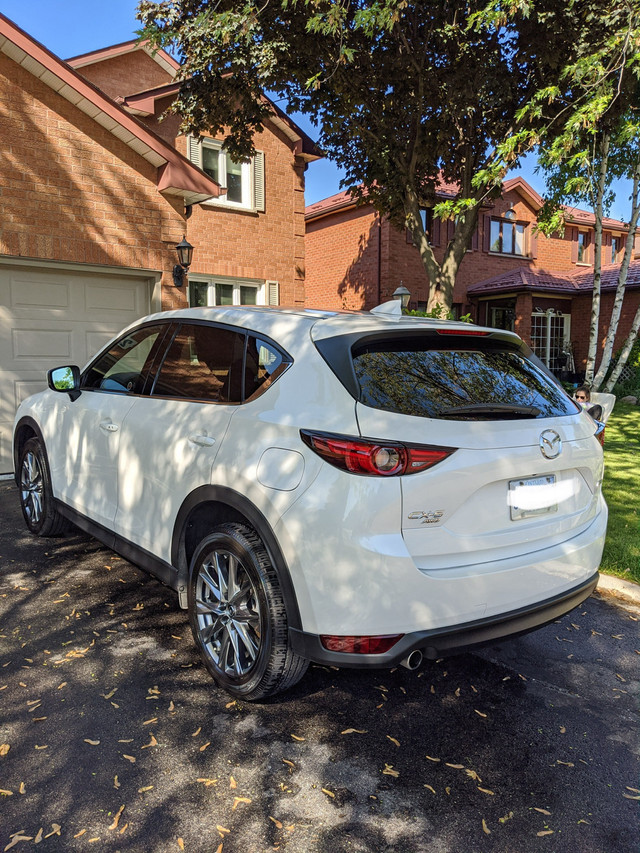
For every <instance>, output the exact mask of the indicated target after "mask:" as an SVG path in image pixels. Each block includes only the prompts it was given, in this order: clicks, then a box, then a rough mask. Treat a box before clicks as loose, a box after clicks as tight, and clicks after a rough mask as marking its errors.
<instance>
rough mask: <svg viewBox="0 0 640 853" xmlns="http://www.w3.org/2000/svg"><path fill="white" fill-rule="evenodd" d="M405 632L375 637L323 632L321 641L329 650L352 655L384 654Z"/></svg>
mask: <svg viewBox="0 0 640 853" xmlns="http://www.w3.org/2000/svg"><path fill="white" fill-rule="evenodd" d="M402 637H404V634H383V635H378V636H373V637H342V636H336V635H334V634H321V635H320V642H321V643H322V645H323V646H324V647H325V649H327V651H329V652H344V653H345V654H352V655H382V654H384V653H385V652H388V651H389V649H390V648H391V647H392V646H395V644H396V643H397V642H398V640H400V639H402Z"/></svg>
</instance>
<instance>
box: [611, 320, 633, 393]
mask: <svg viewBox="0 0 640 853" xmlns="http://www.w3.org/2000/svg"><path fill="white" fill-rule="evenodd" d="M639 329H640V306H639V307H638V310H637V311H636V315H635V317H634V318H633V323H632V324H631V331H630V332H629V334H628V335H627V339H626V341H625V342H624V345H623V347H622V352H621V353H620V357H619V358H618V363H617V364H616V366H615V368H614V370H613V373H612V374H611V376H610V377H609V379H608V380H607V384H606V385H605V387H604V390H605V391H606V392H607V393H609V394H610V393H611V391H613V389H614V387H615V384H616V382H617V381H618V377H619V376H620V374H621V373H622V368H623V367H624V366H625V364H626V363H627V359H628V358H629V354H630V353H631V350H632V349H633V345H634V343H635V342H636V338H637V336H638V330H639Z"/></svg>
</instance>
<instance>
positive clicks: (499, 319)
mask: <svg viewBox="0 0 640 853" xmlns="http://www.w3.org/2000/svg"><path fill="white" fill-rule="evenodd" d="M488 307H489V316H488V318H487V320H488V322H487V325H489V326H491V327H492V328H493V329H506V331H508V332H513V331H515V320H516V310H515V301H514V302H509V303H508V304H502V305H489V306H488Z"/></svg>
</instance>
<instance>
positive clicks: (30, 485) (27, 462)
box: [20, 450, 44, 525]
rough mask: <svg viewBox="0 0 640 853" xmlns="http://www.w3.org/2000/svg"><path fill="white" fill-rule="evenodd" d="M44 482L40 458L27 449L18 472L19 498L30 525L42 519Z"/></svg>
mask: <svg viewBox="0 0 640 853" xmlns="http://www.w3.org/2000/svg"><path fill="white" fill-rule="evenodd" d="M43 497H44V482H43V478H42V466H41V465H40V460H39V459H38V457H37V456H36V454H35V453H33V451H31V450H30V451H29V452H28V453H27V454H26V455H25V457H24V459H23V461H22V470H21V472H20V498H21V500H22V506H23V508H24V512H25V515H26V517H27V519H28V521H29V523H30V524H31V525H37V524H39V523H40V520H41V519H42V512H43Z"/></svg>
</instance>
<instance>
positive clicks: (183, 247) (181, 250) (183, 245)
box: [173, 234, 193, 287]
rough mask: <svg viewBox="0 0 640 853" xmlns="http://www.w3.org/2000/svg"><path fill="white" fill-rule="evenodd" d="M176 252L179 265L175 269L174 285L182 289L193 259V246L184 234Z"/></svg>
mask: <svg viewBox="0 0 640 853" xmlns="http://www.w3.org/2000/svg"><path fill="white" fill-rule="evenodd" d="M176 252H177V253H178V261H179V263H177V264H176V265H175V266H174V268H173V283H174V284H175V286H176V287H182V285H183V284H184V277H185V276H186V274H187V273H188V272H189V267H190V266H191V258H192V257H193V246H192V245H191V243H188V242H187V238H186V237H185V236H184V234H183V235H182V240H181V241H180V242H179V243H178V245H177V246H176Z"/></svg>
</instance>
